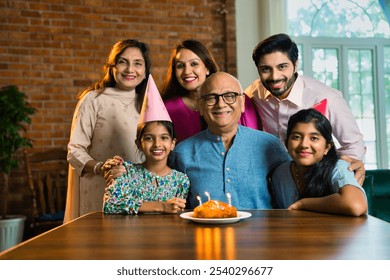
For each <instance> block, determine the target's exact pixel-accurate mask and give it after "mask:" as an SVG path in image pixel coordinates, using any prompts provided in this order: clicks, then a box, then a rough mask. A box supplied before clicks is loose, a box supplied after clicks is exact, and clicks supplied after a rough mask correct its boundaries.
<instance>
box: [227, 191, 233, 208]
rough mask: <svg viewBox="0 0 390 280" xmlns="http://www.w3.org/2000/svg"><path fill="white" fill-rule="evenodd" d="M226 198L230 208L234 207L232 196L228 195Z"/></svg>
mask: <svg viewBox="0 0 390 280" xmlns="http://www.w3.org/2000/svg"><path fill="white" fill-rule="evenodd" d="M226 197H227V199H228V203H229V206H232V196H231V194H230V193H226Z"/></svg>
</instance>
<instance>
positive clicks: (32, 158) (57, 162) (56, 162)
mask: <svg viewBox="0 0 390 280" xmlns="http://www.w3.org/2000/svg"><path fill="white" fill-rule="evenodd" d="M66 155H67V151H66V149H65V148H53V149H50V150H47V151H43V152H37V151H34V150H31V149H30V150H24V162H25V167H26V175H27V180H28V186H29V188H30V191H31V195H32V206H31V217H30V218H29V220H30V232H31V233H30V235H32V236H35V235H37V234H40V233H42V232H45V231H47V230H49V229H52V228H54V227H56V226H59V225H61V224H62V221H63V218H64V211H65V200H66V191H67V179H68V166H69V165H68V162H67V160H66ZM32 236H31V237H32Z"/></svg>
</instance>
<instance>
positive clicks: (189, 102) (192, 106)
mask: <svg viewBox="0 0 390 280" xmlns="http://www.w3.org/2000/svg"><path fill="white" fill-rule="evenodd" d="M184 101H187V102H184ZM183 102H184V104H186V105H187V106H188V105H190V106H191V108H192V110H193V111H195V112H198V108H196V106H195V105H194V103H193V102H192V100H191V98H189V97H185V98H183Z"/></svg>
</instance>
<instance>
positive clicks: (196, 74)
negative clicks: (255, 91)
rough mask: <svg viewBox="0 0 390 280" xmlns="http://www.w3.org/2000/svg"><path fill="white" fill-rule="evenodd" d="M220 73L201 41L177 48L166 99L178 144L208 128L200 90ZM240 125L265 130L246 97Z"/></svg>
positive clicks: (169, 75) (171, 61) (164, 86)
mask: <svg viewBox="0 0 390 280" xmlns="http://www.w3.org/2000/svg"><path fill="white" fill-rule="evenodd" d="M217 71H218V65H217V63H216V62H215V60H214V58H213V56H212V54H211V53H210V51H209V50H208V48H207V47H206V46H204V45H203V44H202V43H201V42H199V41H196V40H184V41H180V42H179V43H178V44H177V45H176V46H175V48H174V49H173V51H172V54H171V58H170V61H169V69H168V71H167V75H166V77H165V81H164V85H163V89H162V96H163V99H164V103H165V106H166V107H167V110H168V112H169V115H170V116H171V118H172V122H173V125H174V129H175V133H176V138H177V141H178V142H180V141H183V140H185V139H187V138H188V137H191V136H193V135H194V134H196V133H198V132H200V131H201V130H203V129H205V128H206V124H205V122H204V120H203V119H202V117H201V116H200V114H199V112H198V111H197V100H198V91H199V89H200V87H201V85H202V84H203V83H204V81H205V80H206V78H207V77H208V76H209V75H211V74H213V73H215V72H217ZM242 92H243V91H242ZM240 124H242V125H244V126H247V127H251V128H253V129H261V123H260V118H259V117H258V115H257V111H256V110H255V108H254V106H253V103H252V100H251V99H250V98H249V97H248V96H245V112H244V113H243V114H242V116H241V119H240Z"/></svg>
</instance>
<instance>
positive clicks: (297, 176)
mask: <svg viewBox="0 0 390 280" xmlns="http://www.w3.org/2000/svg"><path fill="white" fill-rule="evenodd" d="M292 163H293V164H292V169H293V174H294V181H295V183H296V186H297V190H298V193H299V196H302V195H303V192H304V190H305V181H304V179H303V178H302V176H301V175H300V174H299V171H298V167H297V164H296V163H295V161H293V162H292Z"/></svg>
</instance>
